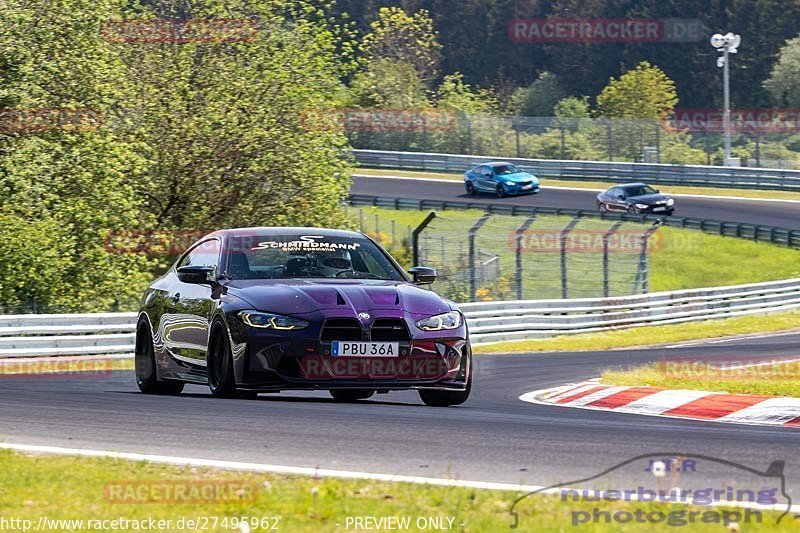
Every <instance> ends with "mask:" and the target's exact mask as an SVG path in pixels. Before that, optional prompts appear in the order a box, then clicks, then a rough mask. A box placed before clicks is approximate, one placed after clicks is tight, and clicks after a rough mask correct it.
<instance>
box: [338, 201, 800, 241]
mask: <svg viewBox="0 0 800 533" xmlns="http://www.w3.org/2000/svg"><path fill="white" fill-rule="evenodd" d="M347 201H348V202H349V203H350V205H353V206H373V207H383V208H387V209H415V210H420V209H422V210H435V209H478V210H481V211H486V212H487V213H495V214H498V215H512V216H527V215H536V214H544V215H566V216H572V217H586V218H602V219H609V220H624V221H627V222H651V223H652V222H656V221H659V220H660V221H662V224H663V225H665V226H671V227H675V228H686V229H694V230H699V231H703V232H705V233H710V234H713V235H723V236H727V237H738V238H741V239H747V240H751V241H757V242H768V243H771V244H779V245H782V246H788V247H790V248H800V230H793V229H788V228H777V227H774V226H762V225H759V224H747V223H743V222H726V221H722V220H709V219H704V218H689V217H675V216H671V217H664V216H658V215H634V214H630V213H601V212H599V211H590V210H583V209H562V208H560V207H536V206H521V205H507V204H486V203H481V202H460V201H452V202H451V201H449V200H414V199H410V198H390V197H382V196H369V195H363V194H351V195H350V196H348V197H347Z"/></svg>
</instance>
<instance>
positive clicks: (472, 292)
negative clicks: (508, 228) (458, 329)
mask: <svg viewBox="0 0 800 533" xmlns="http://www.w3.org/2000/svg"><path fill="white" fill-rule="evenodd" d="M491 216H492V214H491V213H485V214H484V215H483V216H482V217H481V218H479V219H478V221H477V222H476V223H475V224H473V225H472V227H471V228H469V252H468V253H469V256H468V257H469V299H470V301H475V294H476V293H477V292H478V288H477V284H476V283H475V282H476V280H475V234H476V233H478V230H479V229H481V226H483V225H484V224H486V221H487V220H489V218H491Z"/></svg>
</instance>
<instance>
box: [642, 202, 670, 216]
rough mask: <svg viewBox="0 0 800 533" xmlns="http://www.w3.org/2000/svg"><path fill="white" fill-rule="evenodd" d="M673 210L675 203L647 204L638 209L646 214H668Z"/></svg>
mask: <svg viewBox="0 0 800 533" xmlns="http://www.w3.org/2000/svg"><path fill="white" fill-rule="evenodd" d="M674 211H675V205H674V204H673V205H669V206H668V205H649V206H647V209H639V212H640V213H642V214H647V215H666V216H669V215H671V214H672V213H673V212H674Z"/></svg>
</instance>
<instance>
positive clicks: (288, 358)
mask: <svg viewBox="0 0 800 533" xmlns="http://www.w3.org/2000/svg"><path fill="white" fill-rule="evenodd" d="M237 348H238V350H237V349H235V350H234V354H235V355H234V366H235V372H236V375H237V386H239V387H241V388H243V389H249V390H263V391H279V390H329V389H346V388H358V389H365V388H367V389H378V390H405V389H421V388H424V389H441V390H464V389H465V388H466V386H467V381H468V378H469V373H470V372H471V357H472V353H471V349H470V345H469V341H468V340H466V339H463V338H440V339H414V340H412V341H410V342H400V355H399V356H398V357H335V356H332V355H331V343H330V342H325V341H319V340H318V339H315V338H286V337H278V336H272V335H266V334H258V335H255V336H251V337H249V338H248V339H247V342H246V343H245V344H243V345H242V344H240V345H239V346H238V347H237ZM237 351H238V354H237ZM237 355H238V357H237Z"/></svg>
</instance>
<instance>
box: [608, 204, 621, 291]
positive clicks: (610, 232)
mask: <svg viewBox="0 0 800 533" xmlns="http://www.w3.org/2000/svg"><path fill="white" fill-rule="evenodd" d="M622 224H623V221H622V220H620V221H619V222H617V223H615V224H614V225H613V226H611V228H610V229H609V230H608V231H607V232H605V234H604V235H603V296H605V297H606V298H608V297H609V295H610V292H611V282H610V274H609V266H608V239H610V238H611V236H612V235H614V234H615V233H616V232H617V230H618V229H619V228H620V226H622Z"/></svg>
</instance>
